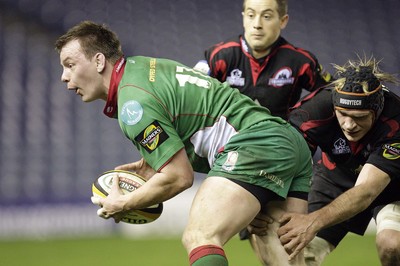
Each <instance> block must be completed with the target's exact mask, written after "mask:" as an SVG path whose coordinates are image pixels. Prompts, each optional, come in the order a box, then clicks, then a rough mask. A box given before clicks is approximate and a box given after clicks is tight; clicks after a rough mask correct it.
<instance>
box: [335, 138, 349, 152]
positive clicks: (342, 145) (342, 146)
mask: <svg viewBox="0 0 400 266" xmlns="http://www.w3.org/2000/svg"><path fill="white" fill-rule="evenodd" d="M333 146H334V149H333V150H332V153H333V154H336V155H337V154H345V153H350V152H351V150H350V147H349V146H348V145H347V143H346V141H345V140H344V139H342V138H339V139H338V140H336V141H335V143H334V144H333Z"/></svg>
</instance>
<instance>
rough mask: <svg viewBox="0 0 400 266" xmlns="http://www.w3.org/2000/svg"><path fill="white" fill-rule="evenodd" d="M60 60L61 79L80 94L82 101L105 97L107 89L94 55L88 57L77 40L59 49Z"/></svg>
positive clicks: (70, 88)
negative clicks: (61, 68)
mask: <svg viewBox="0 0 400 266" xmlns="http://www.w3.org/2000/svg"><path fill="white" fill-rule="evenodd" d="M60 62H61V65H62V67H63V73H62V75H61V80H62V81H63V82H65V83H67V88H68V89H69V90H74V91H75V93H76V94H77V95H80V96H81V98H82V101H84V102H91V101H94V100H97V99H107V89H106V88H105V87H104V86H103V82H102V81H103V80H102V76H101V75H100V73H99V72H98V71H97V64H96V60H95V59H94V57H93V58H91V59H88V58H87V57H86V56H85V55H84V53H83V52H82V49H81V45H80V43H79V41H78V40H72V41H70V42H68V43H67V44H66V45H65V46H64V47H63V48H62V49H61V52H60Z"/></svg>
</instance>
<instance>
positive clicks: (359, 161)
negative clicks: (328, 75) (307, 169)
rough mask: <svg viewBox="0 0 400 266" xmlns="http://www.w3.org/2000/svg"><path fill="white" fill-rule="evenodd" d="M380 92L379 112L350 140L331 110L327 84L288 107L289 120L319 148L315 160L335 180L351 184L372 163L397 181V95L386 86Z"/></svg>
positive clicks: (399, 170) (399, 121) (399, 154)
mask: <svg viewBox="0 0 400 266" xmlns="http://www.w3.org/2000/svg"><path fill="white" fill-rule="evenodd" d="M384 96H385V100H384V102H385V105H384V109H383V111H382V113H381V115H380V116H379V118H378V120H377V121H376V122H375V124H374V125H373V127H372V128H371V129H370V131H369V132H368V133H367V135H365V136H364V137H363V138H362V139H361V140H360V141H358V142H350V141H348V140H347V139H346V137H345V136H344V134H343V132H342V130H341V128H340V126H339V123H338V121H337V118H336V116H335V113H334V109H333V104H332V96H331V88H324V89H319V90H317V91H315V92H312V93H310V94H308V95H307V96H305V97H304V98H303V99H302V100H301V101H299V102H298V103H297V104H296V105H295V106H294V107H293V108H292V110H291V112H290V114H289V122H290V123H291V124H292V125H293V126H294V127H295V128H297V129H298V130H299V131H300V133H301V134H302V135H303V136H304V137H305V139H306V141H307V143H308V145H309V147H310V149H311V150H312V151H315V150H316V149H317V147H319V148H320V149H321V152H322V156H321V157H322V160H321V161H320V162H319V163H320V164H322V165H321V166H323V167H324V168H325V172H326V173H327V174H328V173H330V174H329V176H330V178H334V179H335V180H336V182H338V183H340V184H343V185H344V184H346V183H347V182H350V184H349V185H351V186H352V185H354V182H355V181H356V179H357V177H358V174H359V172H360V170H361V167H362V166H363V165H364V164H365V163H370V164H372V165H374V166H376V167H377V168H379V169H381V170H382V171H384V172H385V173H387V174H388V175H389V176H390V178H391V179H392V180H396V182H399V181H400V97H399V96H397V95H396V94H394V93H393V92H390V91H388V90H386V89H385V90H384ZM334 173H335V174H334ZM339 180H340V181H339Z"/></svg>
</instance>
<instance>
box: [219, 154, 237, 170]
mask: <svg viewBox="0 0 400 266" xmlns="http://www.w3.org/2000/svg"><path fill="white" fill-rule="evenodd" d="M238 157H239V153H238V152H237V151H230V152H228V157H227V158H226V161H225V162H224V164H223V165H222V169H224V170H225V171H228V172H232V171H233V170H234V169H235V166H236V163H237V160H238Z"/></svg>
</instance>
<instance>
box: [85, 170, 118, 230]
mask: <svg viewBox="0 0 400 266" xmlns="http://www.w3.org/2000/svg"><path fill="white" fill-rule="evenodd" d="M121 196H123V192H122V190H121V188H120V187H119V176H118V175H115V176H114V178H113V183H112V186H111V190H110V193H109V194H108V196H107V197H106V198H100V197H95V196H92V197H91V200H92V203H93V204H95V205H98V206H100V209H98V210H97V215H98V216H99V217H101V218H104V219H109V218H110V217H112V218H114V221H115V222H116V223H119V222H120V221H121V219H122V217H124V215H125V211H124V210H123V206H124V203H125V202H124V200H123V198H122V197H121Z"/></svg>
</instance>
